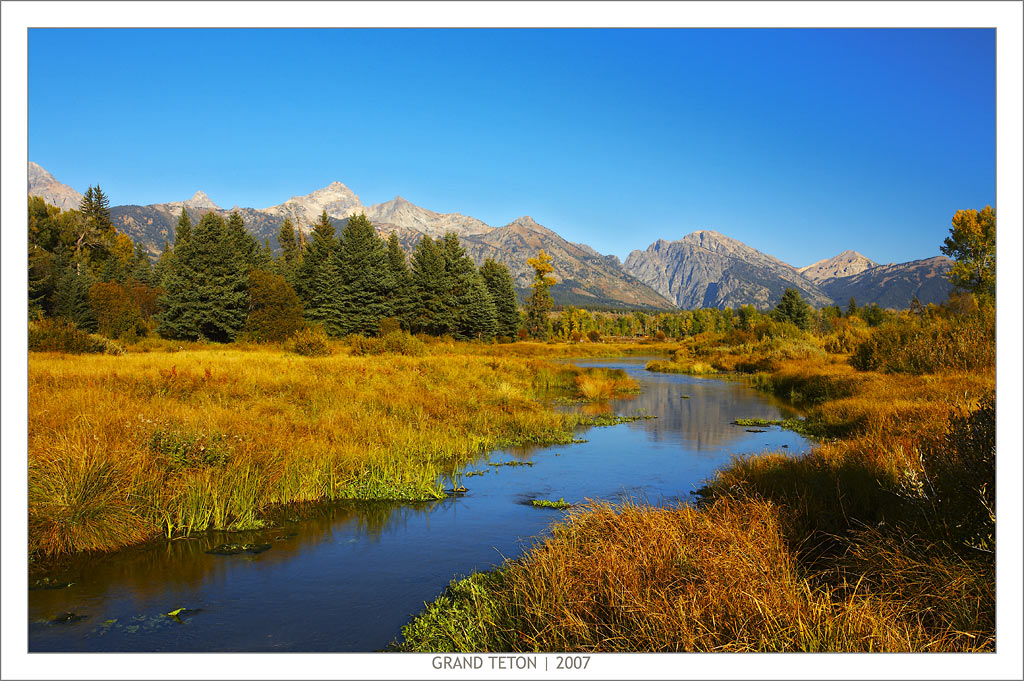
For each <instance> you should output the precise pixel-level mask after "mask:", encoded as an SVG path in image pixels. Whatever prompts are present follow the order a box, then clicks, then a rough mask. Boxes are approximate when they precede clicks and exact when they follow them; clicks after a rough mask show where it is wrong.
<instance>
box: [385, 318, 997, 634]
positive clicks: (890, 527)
mask: <svg viewBox="0 0 1024 681" xmlns="http://www.w3.org/2000/svg"><path fill="white" fill-rule="evenodd" d="M967 321H968V323H974V322H973V321H971V320H967ZM988 323H990V322H988ZM887 331H888V330H887V329H885V328H883V329H881V330H880V331H876V332H875V333H878V334H880V335H881V334H884V333H886V332H887ZM861 338H862V340H863V339H870V338H871V332H864V333H863V335H862V337H861ZM741 340H742V339H741ZM832 340H833V339H829V338H824V339H815V338H813V337H811V336H810V335H809V334H799V338H796V339H789V340H783V341H778V340H777V339H772V338H768V339H767V341H766V342H761V343H757V342H740V343H730V342H729V340H728V339H727V338H725V337H723V336H722V335H719V336H714V335H706V336H704V337H702V338H695V339H693V340H691V341H690V342H688V343H686V344H684V345H683V346H681V347H680V348H678V349H677V352H676V355H675V357H674V358H673V360H672V361H673V362H674V363H676V364H677V365H679V366H681V367H683V368H685V367H687V366H692V364H693V363H694V362H705V363H707V364H708V365H711V366H714V367H715V368H716V369H717V370H720V371H721V370H726V369H732V370H737V369H739V370H745V371H746V372H747V373H748V375H749V377H750V381H751V382H752V383H753V384H754V385H755V386H756V387H758V388H760V389H762V390H766V391H769V392H772V393H774V394H777V395H780V396H784V397H786V398H788V399H790V400H791V401H792V402H793V403H794V404H797V405H800V406H801V407H803V408H804V409H805V411H806V414H807V418H806V423H807V427H808V430H809V431H810V432H814V433H816V434H817V435H818V436H819V437H821V438H823V441H822V442H821V443H820V444H819V445H818V446H817V447H815V449H814V450H813V451H812V452H810V453H809V454H807V455H805V456H801V457H790V456H787V455H784V454H782V453H777V454H766V455H758V456H750V457H743V458H738V459H736V460H735V461H734V462H733V464H732V465H730V466H727V467H726V468H724V469H723V470H721V471H720V472H719V473H718V474H717V475H716V476H714V477H713V478H712V479H711V480H709V481H708V484H707V485H706V486H705V487H704V488H703V489H702V490H701V492H700V494H699V496H698V504H697V506H698V510H695V509H692V508H655V507H650V506H635V505H624V506H608V505H595V506H591V507H589V508H586V509H578V510H574V511H572V512H570V514H569V516H568V518H567V520H566V521H565V522H564V523H563V524H561V525H558V526H556V527H555V528H554V531H553V534H552V536H551V537H550V538H549V539H546V540H544V541H542V542H541V543H539V544H538V545H536V546H535V547H534V548H533V549H531V550H530V551H529V552H528V553H527V554H526V555H524V556H523V557H522V558H521V559H519V560H516V561H510V562H507V563H505V564H504V565H503V566H502V567H501V568H500V569H499V570H497V571H495V572H493V573H486V574H475V575H471V576H470V577H468V578H466V579H464V580H457V581H454V582H453V583H452V584H451V585H450V586H449V587H448V589H447V590H446V591H445V592H444V593H443V594H442V595H441V596H440V597H439V598H438V599H437V600H435V601H434V602H433V603H431V604H429V605H428V607H427V609H426V610H425V611H424V612H423V613H421V614H420V615H419V616H417V617H416V618H414V619H413V620H412V621H411V622H410V624H409V625H408V626H407V627H406V628H405V629H404V631H403V636H404V639H403V640H402V641H401V642H399V643H397V644H396V649H398V650H407V651H447V650H461V651H487V650H501V651H524V652H525V651H554V650H558V651H591V652H597V651H652V652H653V651H892V652H896V651H991V650H994V647H995V596H994V594H995V577H994V567H995V566H994V548H995V547H994V515H993V509H994V499H995V497H994V444H995V442H994V423H995V417H994V397H993V394H994V393H993V390H994V381H995V376H994V368H993V367H992V366H991V364H990V363H989V360H988V359H987V358H988V357H992V358H994V354H990V353H988V350H987V348H986V347H985V342H986V341H985V339H984V338H983V337H979V338H978V341H979V342H978V347H977V350H976V354H977V355H978V356H980V358H979V359H977V360H976V361H975V363H974V365H972V367H971V369H970V370H964V369H963V368H958V367H956V366H952V367H951V366H941V365H940V366H937V367H935V366H933V367H932V369H933V370H931V371H927V372H925V371H920V372H916V373H907V372H889V373H880V372H878V371H862V370H858V369H856V368H854V367H853V366H851V361H850V360H851V354H850V351H851V349H852V348H850V347H845V348H844V347H843V345H842V344H832V345H829V344H830V342H831V341H832ZM939 340H941V338H940V339H939ZM827 347H831V348H832V350H833V351H829V350H828V349H826V348H827ZM855 347H856V346H855ZM907 347H910V346H908V345H906V344H903V345H900V346H898V347H897V346H894V347H893V348H892V349H891V350H890V352H891V353H893V354H894V355H895V354H897V353H904V354H905V353H906V348H907ZM965 347H966V345H965ZM941 349H942V348H941V347H937V346H935V344H932V345H931V346H929V345H927V344H921V345H920V347H919V349H918V350H915V352H937V351H939V350H941ZM965 352H966V350H965ZM942 356H943V357H954V359H955V358H957V357H961V356H965V355H964V353H961V354H960V355H957V354H956V353H946V354H944V355H942ZM969 359H970V358H969ZM957 361H959V360H957ZM854 363H855V362H854ZM919 364H920V363H919ZM950 364H954V365H955V364H956V362H950ZM661 368H664V367H661Z"/></svg>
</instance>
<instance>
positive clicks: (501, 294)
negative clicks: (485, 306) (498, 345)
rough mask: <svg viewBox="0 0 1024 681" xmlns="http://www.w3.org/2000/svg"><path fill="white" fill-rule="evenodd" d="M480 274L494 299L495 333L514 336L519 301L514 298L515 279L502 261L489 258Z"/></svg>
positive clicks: (517, 326) (481, 268)
mask: <svg viewBox="0 0 1024 681" xmlns="http://www.w3.org/2000/svg"><path fill="white" fill-rule="evenodd" d="M480 274H481V276H483V278H484V282H485V283H486V284H487V290H488V291H489V292H490V294H491V300H493V301H494V307H495V315H496V326H495V334H497V335H498V336H505V337H508V338H514V337H515V335H516V332H517V331H519V324H520V320H519V302H518V300H517V299H516V285H515V280H513V279H512V273H511V272H509V270H508V267H507V266H506V265H505V264H504V263H499V262H496V261H494V260H492V259H491V258H488V259H487V260H485V261H484V264H483V265H482V266H481V267H480Z"/></svg>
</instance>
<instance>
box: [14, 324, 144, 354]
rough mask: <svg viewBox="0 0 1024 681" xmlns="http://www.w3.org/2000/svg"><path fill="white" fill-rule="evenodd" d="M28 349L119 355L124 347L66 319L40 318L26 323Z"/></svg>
mask: <svg viewBox="0 0 1024 681" xmlns="http://www.w3.org/2000/svg"><path fill="white" fill-rule="evenodd" d="M28 349H29V350H30V351H34V352H67V353H70V354H73V355H80V354H103V353H106V354H108V355H120V354H121V353H122V352H124V349H123V348H122V347H121V346H120V345H118V344H117V343H114V342H113V341H110V340H107V339H106V338H103V337H102V336H97V335H96V334H91V333H86V332H85V331H82V330H81V329H79V328H78V327H77V326H75V323H74V322H72V321H70V320H67V319H41V320H39V321H37V322H30V323H29V325H28Z"/></svg>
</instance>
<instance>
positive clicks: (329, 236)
mask: <svg viewBox="0 0 1024 681" xmlns="http://www.w3.org/2000/svg"><path fill="white" fill-rule="evenodd" d="M337 250H338V240H337V239H336V238H335V236H334V225H333V224H331V219H330V217H328V215H327V211H326V210H325V211H324V212H323V213H322V214H321V215H320V219H319V221H318V222H317V223H316V224H315V225H314V226H313V238H312V240H311V241H310V243H309V246H308V247H307V248H306V249H305V252H304V253H303V256H302V263H301V265H300V266H299V268H298V276H296V278H295V281H296V286H295V290H296V293H297V294H298V295H299V298H300V300H302V303H303V306H304V308H305V310H306V319H308V320H310V321H312V322H316V323H318V324H320V325H322V326H323V327H324V330H325V331H326V332H327V333H329V334H331V335H334V336H338V335H341V333H342V329H341V321H340V320H341V309H340V307H339V304H338V297H339V294H340V286H341V280H340V276H339V272H338V259H337Z"/></svg>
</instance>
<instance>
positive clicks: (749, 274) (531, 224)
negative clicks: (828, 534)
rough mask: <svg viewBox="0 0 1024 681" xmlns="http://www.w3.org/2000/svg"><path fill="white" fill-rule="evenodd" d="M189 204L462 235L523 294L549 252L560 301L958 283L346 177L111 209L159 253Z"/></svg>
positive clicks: (62, 192)
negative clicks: (429, 200)
mask: <svg viewBox="0 0 1024 681" xmlns="http://www.w3.org/2000/svg"><path fill="white" fill-rule="evenodd" d="M28 179H29V195H30V196H42V197H43V198H44V199H46V200H47V202H48V203H52V204H53V205H58V206H60V207H61V208H63V209H72V208H77V207H78V204H79V202H80V201H81V194H79V193H78V192H77V191H75V190H74V189H72V188H71V187H68V186H67V185H63V184H61V183H59V182H58V181H57V180H56V179H55V178H54V177H53V176H52V175H50V174H49V173H48V172H46V170H44V169H43V168H41V167H40V166H38V165H37V164H35V163H31V162H30V163H29V172H28ZM58 202H59V203H58ZM182 208H184V209H185V210H186V211H187V212H188V213H189V215H190V216H191V218H192V221H193V224H194V223H196V222H198V221H199V220H200V219H201V218H202V216H203V215H204V214H206V213H209V212H214V213H216V214H218V215H220V216H222V217H224V218H226V217H227V216H228V215H230V213H231V212H232V210H234V211H237V212H238V213H239V215H241V217H242V219H243V220H244V222H245V225H246V228H247V229H248V230H249V231H250V232H251V233H252V234H253V235H254V236H256V237H257V238H258V239H259V240H260V241H263V240H265V239H266V240H269V242H270V244H271V246H272V247H276V246H277V233H278V230H279V229H280V226H281V223H282V222H284V220H285V218H290V219H291V220H292V222H293V223H294V224H295V226H296V228H297V229H299V230H300V231H302V232H304V233H306V234H308V233H309V231H310V230H311V228H312V225H313V223H314V222H315V221H316V220H318V219H319V217H320V215H321V214H322V213H323V212H324V211H327V214H328V216H329V217H330V218H331V220H332V222H333V223H334V224H335V229H337V230H339V231H340V229H341V228H342V227H343V226H344V224H345V223H346V222H347V220H348V218H349V217H351V216H353V215H358V214H360V213H365V214H366V216H367V217H368V218H369V219H370V221H371V222H372V223H373V224H374V227H375V228H376V230H377V232H378V233H379V234H380V235H381V236H383V237H387V236H388V235H389V234H390V233H392V232H394V233H395V234H396V235H397V236H398V239H399V242H400V243H401V245H402V248H403V250H405V251H406V253H407V254H411V253H412V250H413V248H414V247H415V245H416V243H417V242H418V241H419V240H420V239H421V238H422V237H423V236H424V235H426V236H431V237H439V236H442V235H443V234H445V233H446V232H454V233H456V234H457V235H458V236H459V240H460V241H461V242H462V244H463V246H465V248H466V251H467V252H468V253H469V255H470V256H471V257H472V258H473V260H474V261H475V262H476V263H477V264H478V265H479V264H481V263H482V262H483V261H484V259H486V258H493V259H495V260H497V261H499V262H502V263H504V264H506V265H507V266H508V267H509V269H510V271H511V272H512V275H513V277H514V279H515V283H516V286H517V287H518V288H519V289H520V292H521V293H525V291H526V290H527V287H528V286H529V284H530V282H531V281H532V268H530V267H529V265H527V263H526V260H527V259H528V258H531V257H533V256H535V255H536V253H537V251H539V250H540V249H542V248H543V249H544V250H546V251H547V252H548V253H549V254H550V255H551V256H552V260H553V264H554V266H555V272H554V274H555V276H556V278H557V279H558V282H559V283H558V284H557V285H556V286H554V287H553V288H552V296H553V297H554V298H555V302H556V303H558V304H563V305H570V304H571V305H584V306H592V307H636V308H646V309H674V308H676V307H679V308H683V309H695V308H700V307H738V306H740V305H746V304H753V305H755V306H756V307H758V308H760V309H767V308H769V307H772V306H774V305H775V304H776V303H777V302H778V300H779V299H780V298H781V296H782V293H783V291H785V289H786V288H789V287H793V288H796V289H797V290H799V291H800V292H801V294H802V295H803V296H804V298H805V299H806V300H807V301H808V302H809V303H811V304H812V305H814V306H815V307H821V306H823V305H828V304H832V303H836V304H839V305H843V306H845V304H846V302H847V301H848V300H849V298H850V296H853V297H855V298H856V300H857V302H858V304H860V305H865V304H870V303H873V302H874V303H878V304H879V305H882V306H883V307H896V308H905V307H907V306H909V304H910V300H911V299H912V297H913V296H917V298H918V299H919V300H920V301H921V302H922V303H925V304H927V303H929V302H934V303H939V302H942V301H943V300H945V298H946V297H947V295H948V292H949V290H950V285H949V283H948V281H947V280H946V279H945V276H946V274H947V273H948V271H949V268H950V266H951V261H949V259H948V258H943V257H937V258H928V259H925V260H915V261H912V262H910V263H902V264H890V265H877V264H875V263H874V262H872V261H871V260H869V259H868V258H866V257H864V256H863V255H861V254H860V253H857V252H856V251H852V250H848V251H844V252H842V253H840V254H838V255H836V256H834V257H832V258H828V259H826V260H821V261H818V262H816V263H813V264H811V265H808V266H806V267H801V268H796V267H793V266H792V265H789V264H787V263H785V262H782V261H781V260H778V259H777V258H774V257H772V256H770V255H768V254H766V253H762V252H761V251H758V250H756V249H754V248H751V247H750V246H748V245H746V244H744V243H742V242H740V241H737V240H735V239H731V238H729V237H727V236H725V235H723V234H720V233H718V232H715V231H712V230H701V231H697V232H693V233H692V234H688V235H686V236H684V237H683V238H681V239H678V240H676V241H666V240H664V239H659V240H657V241H656V242H654V243H653V244H651V245H650V246H649V247H648V248H647V249H646V250H643V251H640V250H635V251H633V252H632V253H630V255H629V257H628V258H627V259H626V262H625V263H622V262H620V261H619V259H618V258H617V257H615V256H614V255H608V256H605V255H601V254H600V253H598V252H597V251H595V250H594V249H593V248H591V247H590V246H587V245H586V244H577V243H573V242H570V241H567V240H566V239H563V238H562V237H561V236H560V235H558V234H557V233H556V232H554V231H552V230H550V229H548V228H547V227H544V226H542V225H540V224H538V223H537V222H536V221H534V220H533V218H531V217H529V216H523V217H520V218H517V219H516V220H513V221H512V222H510V223H509V224H507V225H504V226H501V227H493V226H490V225H488V224H486V223H484V222H483V221H481V220H478V219H477V218H474V217H470V216H466V215H462V214H460V213H437V212H434V211H431V210H428V209H426V208H422V207H420V206H417V205H416V204H414V203H412V202H410V201H407V200H406V199H404V198H402V197H401V196H396V197H395V198H394V199H392V200H390V201H385V202H383V203H378V204H373V205H371V206H365V205H363V203H362V201H361V200H360V199H359V196H358V195H357V194H356V193H355V192H353V191H352V190H351V189H349V188H348V187H347V186H345V185H344V184H342V183H341V182H332V183H331V184H329V185H327V186H326V187H323V188H321V189H317V190H315V191H313V192H311V193H309V194H306V195H305V196H293V197H291V198H290V199H288V200H287V201H285V202H284V203H281V204H277V205H273V206H269V207H267V208H245V207H237V206H236V207H235V208H233V209H231V210H227V209H224V208H221V207H220V206H218V205H217V204H216V203H215V202H214V201H213V200H212V199H211V198H210V197H209V196H207V195H206V194H205V193H204V192H202V191H201V190H200V191H197V192H196V193H195V194H194V195H193V196H192V197H191V198H189V199H187V200H185V201H172V202H168V203H158V204H150V205H147V206H136V205H123V206H113V207H112V208H111V216H112V218H113V220H114V224H115V225H116V226H117V227H118V229H119V230H121V231H122V232H124V233H125V234H127V235H128V236H130V237H131V238H132V239H133V240H134V241H135V242H137V243H140V244H142V245H143V246H144V247H146V248H147V249H148V250H149V252H150V253H151V254H153V255H157V254H159V253H160V252H161V250H162V249H163V247H164V243H165V242H169V243H173V241H174V229H175V226H176V224H177V221H178V217H179V216H180V214H181V210H182Z"/></svg>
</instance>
